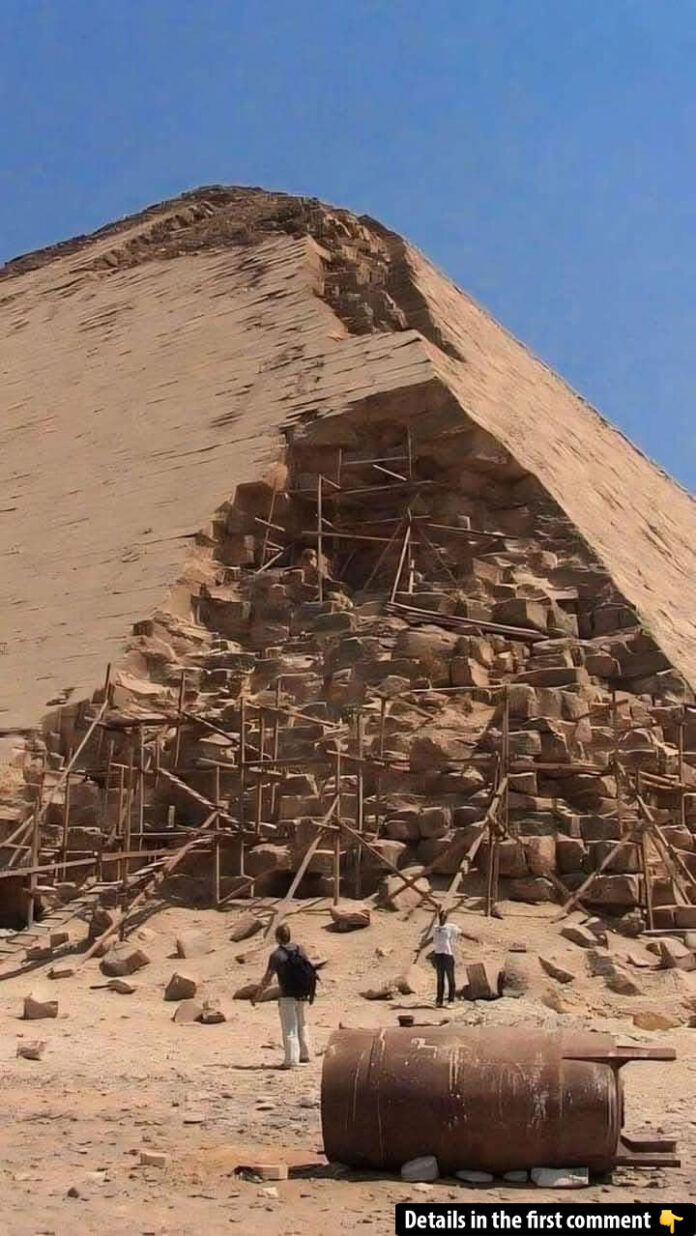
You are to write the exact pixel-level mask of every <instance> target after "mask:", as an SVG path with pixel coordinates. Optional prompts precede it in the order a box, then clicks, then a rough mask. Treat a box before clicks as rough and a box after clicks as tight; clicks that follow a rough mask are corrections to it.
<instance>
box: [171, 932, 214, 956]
mask: <svg viewBox="0 0 696 1236" xmlns="http://www.w3.org/2000/svg"><path fill="white" fill-rule="evenodd" d="M209 952H210V942H209V941H208V939H207V938H206V937H205V936H204V935H203V933H202V932H200V931H182V932H181V933H180V934H179V935H178V936H177V937H176V955H177V957H204V956H205V954H206V953H209Z"/></svg>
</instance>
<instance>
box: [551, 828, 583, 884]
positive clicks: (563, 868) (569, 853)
mask: <svg viewBox="0 0 696 1236" xmlns="http://www.w3.org/2000/svg"><path fill="white" fill-rule="evenodd" d="M586 857H587V847H586V845H585V843H584V841H581V840H580V839H579V838H578V837H561V836H559V837H557V838H556V862H557V863H558V870H559V871H560V873H561V875H564V874H565V873H566V872H568V871H583V870H584V864H585V859H586Z"/></svg>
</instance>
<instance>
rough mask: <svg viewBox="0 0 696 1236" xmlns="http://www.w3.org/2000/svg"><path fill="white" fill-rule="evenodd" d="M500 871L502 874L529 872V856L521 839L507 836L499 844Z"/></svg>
mask: <svg viewBox="0 0 696 1236" xmlns="http://www.w3.org/2000/svg"><path fill="white" fill-rule="evenodd" d="M498 873H499V875H501V876H513V877H514V876H518V877H519V876H525V875H527V874H528V868H527V857H526V854H525V849H524V846H523V845H522V843H521V841H519V840H518V839H517V838H515V837H506V838H505V839H504V840H503V841H501V842H500V843H499V845H498Z"/></svg>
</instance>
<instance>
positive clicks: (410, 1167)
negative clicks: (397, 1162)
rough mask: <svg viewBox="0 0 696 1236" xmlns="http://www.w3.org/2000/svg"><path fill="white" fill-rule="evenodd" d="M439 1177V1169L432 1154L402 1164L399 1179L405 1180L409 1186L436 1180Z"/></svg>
mask: <svg viewBox="0 0 696 1236" xmlns="http://www.w3.org/2000/svg"><path fill="white" fill-rule="evenodd" d="M439 1175H440V1168H439V1165H438V1162H437V1159H436V1158H435V1156H434V1155H432V1154H428V1155H422V1156H421V1157H420V1158H419V1159H409V1161H408V1163H404V1164H403V1165H402V1168H401V1179H402V1180H407V1181H408V1182H409V1183H410V1184H414V1183H416V1182H418V1181H422V1182H425V1183H427V1182H428V1181H430V1180H437V1179H438V1177H439Z"/></svg>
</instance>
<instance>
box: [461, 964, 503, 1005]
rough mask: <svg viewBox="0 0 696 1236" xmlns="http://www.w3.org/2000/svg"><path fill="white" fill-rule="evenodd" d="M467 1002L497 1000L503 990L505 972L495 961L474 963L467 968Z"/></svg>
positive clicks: (465, 992)
mask: <svg viewBox="0 0 696 1236" xmlns="http://www.w3.org/2000/svg"><path fill="white" fill-rule="evenodd" d="M466 978H467V986H466V987H465V988H464V995H465V996H466V998H467V1000H497V999H498V996H499V995H500V994H501V992H502V989H503V972H502V970H501V968H500V965H499V964H498V963H497V962H495V961H472V962H469V963H468V964H467V967H466Z"/></svg>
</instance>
